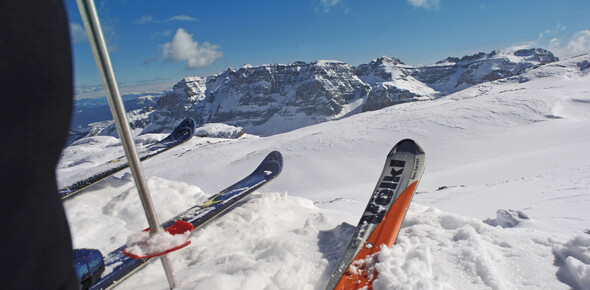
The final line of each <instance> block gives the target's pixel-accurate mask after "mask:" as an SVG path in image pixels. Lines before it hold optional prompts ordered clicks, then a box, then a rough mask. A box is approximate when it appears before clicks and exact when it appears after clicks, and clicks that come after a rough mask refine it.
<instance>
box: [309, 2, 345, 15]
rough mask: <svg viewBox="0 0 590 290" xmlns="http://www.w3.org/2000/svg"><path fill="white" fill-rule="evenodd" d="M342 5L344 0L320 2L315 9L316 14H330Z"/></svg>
mask: <svg viewBox="0 0 590 290" xmlns="http://www.w3.org/2000/svg"><path fill="white" fill-rule="evenodd" d="M340 3H342V0H320V4H319V6H318V7H316V8H315V12H316V13H328V12H330V9H332V8H334V7H335V6H336V5H338V4H340Z"/></svg>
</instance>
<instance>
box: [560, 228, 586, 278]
mask: <svg viewBox="0 0 590 290" xmlns="http://www.w3.org/2000/svg"><path fill="white" fill-rule="evenodd" d="M553 255H555V266H557V267H559V270H558V271H557V278H558V279H559V280H560V281H561V282H563V283H565V284H567V285H569V286H570V287H571V288H572V289H589V288H590V236H588V235H586V236H577V237H575V238H573V239H572V240H571V241H569V242H567V243H566V244H565V245H559V246H556V247H554V249H553Z"/></svg>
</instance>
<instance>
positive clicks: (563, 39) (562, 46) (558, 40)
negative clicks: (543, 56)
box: [506, 24, 590, 59]
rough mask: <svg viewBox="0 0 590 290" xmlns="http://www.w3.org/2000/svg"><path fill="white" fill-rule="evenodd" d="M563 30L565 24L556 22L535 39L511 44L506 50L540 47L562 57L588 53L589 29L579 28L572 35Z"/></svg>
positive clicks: (589, 42)
mask: <svg viewBox="0 0 590 290" xmlns="http://www.w3.org/2000/svg"><path fill="white" fill-rule="evenodd" d="M565 31H566V27H565V26H563V25H561V24H557V25H556V27H555V29H547V30H545V31H543V32H541V33H539V36H538V37H537V39H536V40H534V41H528V42H523V43H517V44H513V45H511V46H510V47H508V48H506V50H509V51H515V50H517V49H523V48H536V47H540V48H546V49H548V50H549V51H551V52H553V53H554V54H555V55H556V56H558V57H559V58H562V59H563V58H569V57H572V56H576V55H580V54H583V53H590V30H588V29H586V30H581V31H578V32H575V33H573V34H572V35H567V34H565Z"/></svg>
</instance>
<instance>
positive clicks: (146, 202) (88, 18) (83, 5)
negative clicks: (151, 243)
mask: <svg viewBox="0 0 590 290" xmlns="http://www.w3.org/2000/svg"><path fill="white" fill-rule="evenodd" d="M76 2H77V4H78V9H79V10H80V14H81V16H82V20H83V21H84V26H85V27H86V34H87V35H88V40H89V42H90V46H91V47H92V52H93V54H94V60H95V61H96V65H97V66H98V71H99V73H100V76H101V78H102V83H103V86H104V89H105V92H106V95H107V100H108V102H109V107H110V109H111V113H112V114H113V118H114V120H115V125H116V126H117V132H119V137H120V138H121V143H122V144H123V148H124V149H125V155H126V156H127V162H128V163H129V168H130V169H131V173H132V174H133V179H134V181H135V186H136V187H137V191H138V193H139V197H140V199H141V204H142V206H143V209H144V211H145V215H146V217H147V220H148V223H149V226H150V235H153V234H156V233H158V232H160V231H162V229H161V228H160V224H159V223H158V218H157V216H156V211H155V209H154V206H153V203H152V199H151V196H150V193H149V190H148V187H147V183H146V181H145V177H144V175H143V170H142V167H141V163H140V160H139V156H138V155H137V150H136V148H135V143H134V142H133V136H132V135H131V129H130V128H129V124H128V122H127V117H126V115H125V108H124V106H123V101H122V100H121V95H120V93H119V88H118V87H117V82H116V80H115V73H114V72H113V67H112V65H111V60H110V57H109V53H108V48H107V45H106V42H105V40H104V36H103V34H102V29H101V27H100V21H99V19H98V14H97V12H96V6H95V5H94V1H93V0H76ZM161 261H162V265H163V267H164V271H165V272H166V278H167V279H168V283H169V285H170V288H175V287H176V282H175V281H174V273H173V271H172V268H171V266H170V262H169V260H168V257H167V256H166V255H163V256H161Z"/></svg>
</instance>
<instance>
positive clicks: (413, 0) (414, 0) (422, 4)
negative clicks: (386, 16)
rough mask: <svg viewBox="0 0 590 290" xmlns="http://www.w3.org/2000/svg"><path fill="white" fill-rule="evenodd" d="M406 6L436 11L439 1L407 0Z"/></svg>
mask: <svg viewBox="0 0 590 290" xmlns="http://www.w3.org/2000/svg"><path fill="white" fill-rule="evenodd" d="M407 2H408V4H410V5H412V6H414V7H417V8H425V9H428V10H430V9H432V8H434V9H438V8H439V6H440V0H407Z"/></svg>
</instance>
